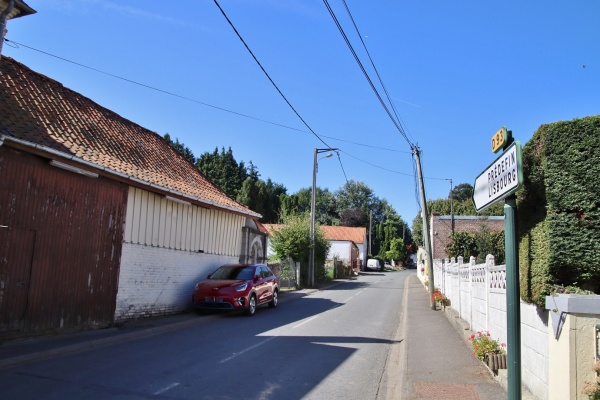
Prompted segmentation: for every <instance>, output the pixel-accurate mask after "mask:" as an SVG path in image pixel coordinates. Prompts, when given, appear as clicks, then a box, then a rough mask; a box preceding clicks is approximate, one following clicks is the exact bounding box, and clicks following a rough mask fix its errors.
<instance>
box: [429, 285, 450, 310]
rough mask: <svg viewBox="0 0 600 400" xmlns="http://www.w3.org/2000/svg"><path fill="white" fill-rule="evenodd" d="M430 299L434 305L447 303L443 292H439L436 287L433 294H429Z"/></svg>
mask: <svg viewBox="0 0 600 400" xmlns="http://www.w3.org/2000/svg"><path fill="white" fill-rule="evenodd" d="M431 300H432V301H433V302H434V303H435V304H436V305H441V306H444V307H446V305H447V303H448V299H447V298H446V296H444V294H443V293H442V292H440V291H439V290H438V289H435V290H434V291H433V294H432V295H431Z"/></svg>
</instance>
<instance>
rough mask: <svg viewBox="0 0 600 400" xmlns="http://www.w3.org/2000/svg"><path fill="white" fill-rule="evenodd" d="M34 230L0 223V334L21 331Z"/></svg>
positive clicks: (31, 258) (25, 310)
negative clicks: (14, 227)
mask: <svg viewBox="0 0 600 400" xmlns="http://www.w3.org/2000/svg"><path fill="white" fill-rule="evenodd" d="M34 244H35V231H33V230H20V229H11V228H8V227H0V335H1V334H3V333H10V332H13V333H14V332H19V331H22V330H23V328H24V325H25V316H26V313H27V297H28V295H29V282H30V279H31V266H32V260H33V248H34Z"/></svg>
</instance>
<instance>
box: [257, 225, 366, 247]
mask: <svg viewBox="0 0 600 400" xmlns="http://www.w3.org/2000/svg"><path fill="white" fill-rule="evenodd" d="M282 227H283V225H280V224H261V225H260V227H259V229H260V230H261V231H262V232H265V233H266V234H267V235H269V236H273V233H274V232H276V231H278V230H280V229H281V228H282ZM319 228H321V230H322V231H323V236H324V237H325V239H326V240H339V241H350V242H353V243H356V244H362V243H364V242H365V240H366V235H367V229H366V228H351V227H348V226H324V225H319Z"/></svg>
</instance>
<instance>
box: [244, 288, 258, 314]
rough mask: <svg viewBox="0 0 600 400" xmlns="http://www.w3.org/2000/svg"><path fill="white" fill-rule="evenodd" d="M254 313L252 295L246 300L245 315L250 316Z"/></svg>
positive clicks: (254, 307)
mask: <svg viewBox="0 0 600 400" xmlns="http://www.w3.org/2000/svg"><path fill="white" fill-rule="evenodd" d="M255 312H256V295H255V294H254V293H253V294H251V295H250V298H249V299H248V308H246V315H248V316H252V315H254V313H255Z"/></svg>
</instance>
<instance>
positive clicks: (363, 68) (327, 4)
mask: <svg viewBox="0 0 600 400" xmlns="http://www.w3.org/2000/svg"><path fill="white" fill-rule="evenodd" d="M215 1H216V0H215ZM323 2H324V3H325V6H326V7H327V10H328V11H329V14H330V15H331V18H333V21H334V23H335V25H336V26H337V28H338V31H339V32H340V34H341V35H342V37H343V39H344V41H345V42H346V45H347V46H348V48H349V49H350V52H351V53H352V55H353V56H354V59H355V61H356V62H357V64H358V66H359V68H360V70H361V71H362V73H363V75H364V77H365V78H366V79H367V82H369V85H370V86H371V89H372V90H373V92H374V93H375V96H376V97H377V99H378V100H379V103H381V106H382V107H383V109H384V110H385V112H386V113H387V114H388V116H389V117H390V119H391V120H392V123H393V124H394V125H395V126H396V129H397V130H398V132H399V133H400V135H402V137H404V140H406V142H407V143H408V144H409V146H410V147H411V148H412V147H413V146H414V145H413V144H412V142H411V141H410V140H409V139H408V136H407V135H406V132H405V131H404V129H403V128H402V126H401V125H400V124H399V122H398V121H396V120H395V119H394V117H393V116H392V114H391V112H390V110H389V108H388V107H387V105H386V104H385V102H384V101H383V99H382V98H381V95H380V94H379V91H378V90H377V88H376V87H375V85H374V84H373V81H372V80H371V78H370V77H369V74H368V73H367V71H366V70H365V67H364V66H363V64H362V62H361V61H360V58H359V57H358V55H357V54H356V51H355V50H354V47H353V46H352V44H351V43H350V40H349V39H348V36H347V35H346V32H344V29H343V28H342V26H341V24H340V22H339V20H338V19H337V17H336V15H335V13H334V12H333V9H332V8H331V6H330V5H329V2H328V0H323Z"/></svg>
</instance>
